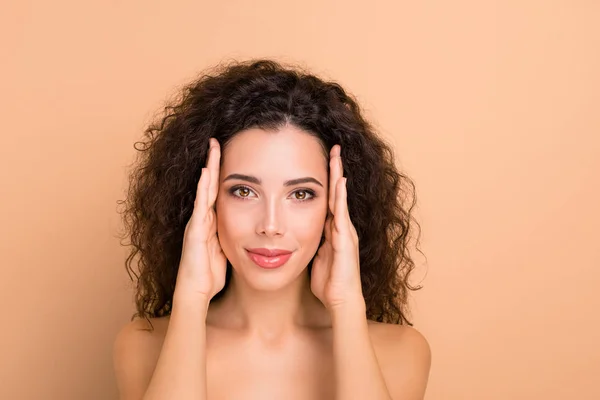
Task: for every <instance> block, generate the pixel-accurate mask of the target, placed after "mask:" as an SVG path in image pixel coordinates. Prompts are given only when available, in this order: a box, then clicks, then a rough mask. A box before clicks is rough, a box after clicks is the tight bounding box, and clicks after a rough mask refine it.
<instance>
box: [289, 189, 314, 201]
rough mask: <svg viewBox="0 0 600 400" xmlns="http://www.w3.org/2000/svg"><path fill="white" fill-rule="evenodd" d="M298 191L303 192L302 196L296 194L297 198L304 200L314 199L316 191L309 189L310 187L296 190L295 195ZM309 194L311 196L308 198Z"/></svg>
mask: <svg viewBox="0 0 600 400" xmlns="http://www.w3.org/2000/svg"><path fill="white" fill-rule="evenodd" d="M298 193H301V194H302V196H301V197H298V196H296V200H301V201H304V200H308V199H312V198H313V197H315V192H313V191H312V190H308V189H300V190H296V191H295V192H294V194H295V195H297V194H298ZM307 195H308V196H310V197H309V198H308V199H307V198H306V196H307Z"/></svg>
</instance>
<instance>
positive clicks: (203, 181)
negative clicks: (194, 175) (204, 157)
mask: <svg viewBox="0 0 600 400" xmlns="http://www.w3.org/2000/svg"><path fill="white" fill-rule="evenodd" d="M209 185H210V172H209V171H208V169H207V168H202V172H201V174H200V181H199V182H198V193H197V194H196V201H195V203H196V205H195V206H194V214H195V211H196V210H195V208H196V207H197V208H198V214H197V216H198V217H200V218H202V220H203V219H204V217H206V212H207V211H208V187H209Z"/></svg>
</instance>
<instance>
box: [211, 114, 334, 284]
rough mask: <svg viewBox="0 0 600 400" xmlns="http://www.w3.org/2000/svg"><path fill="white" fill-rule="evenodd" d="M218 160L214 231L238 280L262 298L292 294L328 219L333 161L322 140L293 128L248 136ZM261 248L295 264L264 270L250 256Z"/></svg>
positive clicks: (231, 145) (240, 136)
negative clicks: (288, 289)
mask: <svg viewBox="0 0 600 400" xmlns="http://www.w3.org/2000/svg"><path fill="white" fill-rule="evenodd" d="M221 160H222V162H221V170H220V177H219V194H218V197H217V201H216V211H217V230H218V235H219V242H220V243H221V247H222V249H223V252H224V253H225V256H226V257H227V259H228V260H229V261H230V263H231V264H232V266H233V268H234V270H235V275H236V279H238V278H240V279H242V280H244V281H245V282H246V283H247V284H248V285H250V286H251V287H253V288H254V289H257V290H268V291H272V290H277V289H280V288H283V287H285V286H287V285H288V284H290V283H291V282H293V281H294V280H295V279H296V278H297V277H298V276H299V275H300V274H301V273H302V272H303V271H304V270H305V268H306V267H307V265H308V263H309V262H310V260H311V259H312V257H313V256H314V255H315V253H316V252H317V250H318V247H319V244H320V240H321V236H322V234H323V227H324V223H325V218H326V216H327V196H328V184H329V182H328V177H329V175H328V165H329V160H328V158H327V156H326V155H325V153H324V150H323V148H322V147H321V144H320V142H319V140H318V139H317V138H315V137H314V136H311V135H309V134H307V133H306V132H304V131H302V130H300V129H299V128H296V127H294V126H290V125H286V126H285V127H283V128H281V129H279V130H276V131H265V130H262V129H258V128H254V129H248V130H245V131H242V132H240V133H239V134H237V135H236V136H235V137H234V138H233V139H232V140H231V141H230V142H229V143H228V144H227V146H226V147H225V148H224V149H223V152H222V157H221ZM304 178H306V179H304ZM294 180H301V181H300V182H293V181H294ZM257 248H266V249H281V250H287V251H290V252H291V256H290V257H289V259H288V261H287V262H285V263H284V264H283V265H281V266H279V267H275V268H265V267H264V266H262V267H261V266H260V265H259V264H260V260H258V264H257V262H255V261H253V258H254V259H256V257H255V256H254V255H253V254H252V253H249V252H248V251H247V249H257ZM266 261H267V262H268V261H269V260H266Z"/></svg>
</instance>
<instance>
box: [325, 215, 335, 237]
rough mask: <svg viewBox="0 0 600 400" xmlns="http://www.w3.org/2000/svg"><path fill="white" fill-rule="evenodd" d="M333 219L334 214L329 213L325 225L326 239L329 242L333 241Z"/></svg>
mask: <svg viewBox="0 0 600 400" xmlns="http://www.w3.org/2000/svg"><path fill="white" fill-rule="evenodd" d="M332 220H333V215H332V214H328V215H327V219H326V220H325V227H324V228H323V231H324V233H325V240H326V241H328V242H330V241H331V222H332Z"/></svg>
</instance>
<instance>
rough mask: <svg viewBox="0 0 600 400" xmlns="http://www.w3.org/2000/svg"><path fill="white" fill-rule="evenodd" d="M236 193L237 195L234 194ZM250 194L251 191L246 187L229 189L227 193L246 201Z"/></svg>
mask: <svg viewBox="0 0 600 400" xmlns="http://www.w3.org/2000/svg"><path fill="white" fill-rule="evenodd" d="M236 192H238V193H239V194H235V193H236ZM251 192H252V189H250V188H249V187H247V186H234V187H232V188H231V189H229V193H231V194H232V195H233V196H235V197H238V198H240V199H242V200H243V199H247V198H248V197H249V196H250V193H251Z"/></svg>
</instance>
